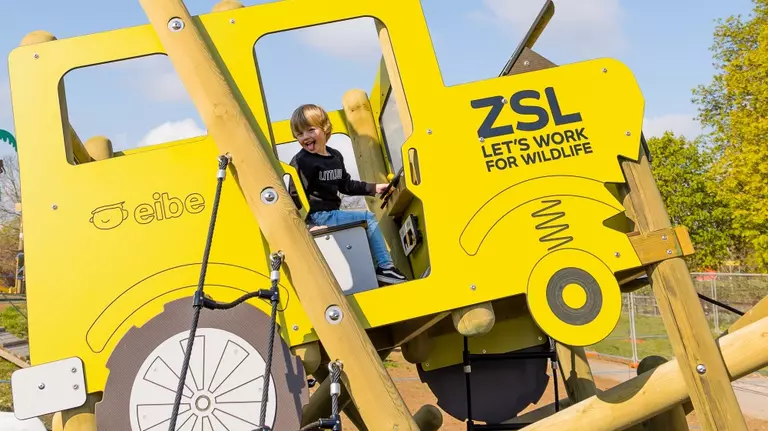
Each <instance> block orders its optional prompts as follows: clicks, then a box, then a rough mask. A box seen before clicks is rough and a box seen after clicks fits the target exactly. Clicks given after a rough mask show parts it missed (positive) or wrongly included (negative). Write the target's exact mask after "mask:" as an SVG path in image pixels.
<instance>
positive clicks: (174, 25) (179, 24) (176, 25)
mask: <svg viewBox="0 0 768 431" xmlns="http://www.w3.org/2000/svg"><path fill="white" fill-rule="evenodd" d="M183 28H184V21H182V20H181V18H172V19H171V20H170V21H168V29H169V30H171V31H180V30H181V29H183Z"/></svg>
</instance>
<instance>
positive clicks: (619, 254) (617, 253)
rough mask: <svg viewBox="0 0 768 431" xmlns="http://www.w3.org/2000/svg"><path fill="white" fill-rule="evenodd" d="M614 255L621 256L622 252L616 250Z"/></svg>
mask: <svg viewBox="0 0 768 431" xmlns="http://www.w3.org/2000/svg"><path fill="white" fill-rule="evenodd" d="M613 255H614V256H616V257H621V253H619V252H618V251H614V252H613Z"/></svg>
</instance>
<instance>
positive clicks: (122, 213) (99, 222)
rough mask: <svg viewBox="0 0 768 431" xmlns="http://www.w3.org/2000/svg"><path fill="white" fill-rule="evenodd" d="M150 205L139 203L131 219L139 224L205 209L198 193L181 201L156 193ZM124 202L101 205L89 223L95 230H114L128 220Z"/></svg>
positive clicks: (201, 197)
mask: <svg viewBox="0 0 768 431" xmlns="http://www.w3.org/2000/svg"><path fill="white" fill-rule="evenodd" d="M152 199H153V201H152V202H151V203H148V202H147V203H141V204H139V205H137V206H136V208H134V209H133V219H134V220H136V223H139V224H143V225H146V224H149V223H152V222H155V221H162V220H169V219H174V218H179V217H181V216H182V215H184V213H185V212H186V213H190V214H199V213H201V212H202V211H203V210H204V209H205V199H204V198H203V196H202V195H201V194H200V193H191V194H189V195H187V197H186V198H184V200H183V201H182V200H181V199H179V198H177V197H171V196H170V195H169V194H168V193H159V192H156V193H154V194H153V195H152ZM123 205H125V201H122V202H118V203H114V204H109V205H102V206H100V207H98V208H96V209H94V210H93V211H91V218H90V220H89V222H91V223H92V224H93V225H94V226H95V227H96V228H97V229H100V230H110V229H114V228H116V227H118V226H120V225H121V224H123V221H125V220H127V219H128V216H129V215H130V213H129V212H128V210H126V209H125V208H123Z"/></svg>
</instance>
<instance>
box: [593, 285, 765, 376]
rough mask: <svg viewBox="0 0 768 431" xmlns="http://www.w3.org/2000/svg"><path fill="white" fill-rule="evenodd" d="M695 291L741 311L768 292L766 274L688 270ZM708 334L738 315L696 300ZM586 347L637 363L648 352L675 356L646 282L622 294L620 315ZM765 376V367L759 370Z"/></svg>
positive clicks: (669, 357)
mask: <svg viewBox="0 0 768 431" xmlns="http://www.w3.org/2000/svg"><path fill="white" fill-rule="evenodd" d="M691 277H692V280H693V284H694V287H695V288H696V291H697V292H698V293H700V294H702V295H704V296H707V297H709V298H712V299H714V300H717V301H719V302H722V303H724V304H726V305H729V306H731V307H733V308H735V309H737V310H740V311H742V312H746V311H748V310H749V309H750V308H752V307H753V306H754V305H755V304H757V303H758V302H759V301H760V300H761V299H762V298H764V297H766V296H768V274H732V273H714V272H711V273H710V272H705V273H698V272H696V273H691ZM699 302H700V304H701V307H702V308H703V309H704V315H705V316H706V319H707V323H709V329H710V331H711V332H712V335H713V336H715V337H717V336H719V335H721V334H722V333H723V332H724V331H725V330H726V329H728V327H729V326H730V325H731V324H732V323H733V322H734V321H736V320H737V319H738V318H739V317H740V316H739V315H738V314H736V313H734V312H732V311H729V310H727V309H724V308H722V307H719V306H717V305H714V304H711V303H709V302H707V301H705V300H703V299H702V300H699ZM587 350H591V351H593V352H596V353H598V354H600V355H602V356H607V357H613V358H615V359H620V360H623V361H625V362H628V363H630V364H632V365H637V364H638V363H639V362H640V361H641V360H642V359H643V358H645V357H647V356H651V355H658V356H662V357H664V358H667V359H673V358H674V357H675V355H674V352H673V351H672V345H671V344H670V341H669V338H668V337H667V331H666V329H665V327H664V321H663V319H662V317H661V312H660V310H659V306H658V304H657V303H656V297H655V296H654V295H653V291H652V290H651V288H650V286H647V287H644V288H642V289H639V290H636V291H634V292H632V293H625V294H622V310H621V318H620V319H619V323H618V325H616V328H615V329H614V330H613V332H612V333H611V335H609V336H608V337H607V338H606V339H604V340H603V341H601V342H599V343H597V344H595V345H593V346H590V347H589V348H588V349H587ZM759 373H760V374H763V375H765V376H768V368H765V369H763V370H760V371H759Z"/></svg>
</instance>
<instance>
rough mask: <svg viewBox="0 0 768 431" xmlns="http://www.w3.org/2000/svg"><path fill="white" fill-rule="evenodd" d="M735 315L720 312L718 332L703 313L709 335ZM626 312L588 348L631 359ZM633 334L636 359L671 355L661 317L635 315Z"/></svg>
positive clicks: (718, 333) (766, 373)
mask: <svg viewBox="0 0 768 431" xmlns="http://www.w3.org/2000/svg"><path fill="white" fill-rule="evenodd" d="M736 317H738V316H734V315H732V313H729V312H727V311H720V313H719V322H720V331H718V330H717V328H715V327H714V319H713V318H712V316H711V315H709V316H707V321H708V323H709V327H710V331H711V332H712V336H713V337H717V336H719V335H720V333H721V331H724V330H725V329H726V328H727V327H728V325H729V324H730V323H731V322H733V321H735V320H736ZM629 323H630V322H629V314H628V313H627V312H624V313H622V315H621V317H620V318H619V323H618V324H617V325H616V328H615V329H614V330H613V332H612V333H611V334H610V335H609V336H608V337H606V338H605V339H604V340H603V341H601V342H599V343H597V344H594V345H592V346H590V347H589V348H588V350H593V351H595V352H597V353H601V354H605V355H612V356H619V357H623V358H629V359H631V358H632V339H631V337H630V327H629ZM635 333H636V338H637V344H636V348H637V358H638V360H642V359H643V358H645V357H648V356H652V355H655V356H661V357H663V358H666V359H667V360H671V359H674V358H675V354H674V352H673V351H672V344H671V343H670V342H669V338H668V337H667V332H666V328H665V327H664V321H663V320H662V318H661V316H647V315H635ZM757 373H759V374H761V375H763V376H768V368H764V369H762V370H759V371H757Z"/></svg>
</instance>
